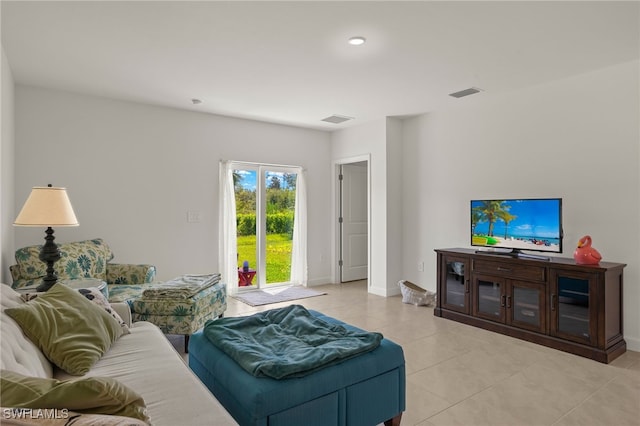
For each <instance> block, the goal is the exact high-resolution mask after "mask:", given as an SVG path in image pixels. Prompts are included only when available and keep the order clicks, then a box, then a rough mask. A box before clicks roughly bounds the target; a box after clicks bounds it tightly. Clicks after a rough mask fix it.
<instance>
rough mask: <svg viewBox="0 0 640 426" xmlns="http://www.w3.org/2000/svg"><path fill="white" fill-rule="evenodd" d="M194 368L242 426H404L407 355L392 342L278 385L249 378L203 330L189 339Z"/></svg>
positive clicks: (190, 364) (190, 360) (349, 327)
mask: <svg viewBox="0 0 640 426" xmlns="http://www.w3.org/2000/svg"><path fill="white" fill-rule="evenodd" d="M310 312H311V314H312V315H313V316H316V317H318V318H321V319H323V320H325V321H327V322H329V323H332V324H340V325H342V326H344V327H345V328H347V329H351V330H359V329H358V328H356V327H353V326H351V325H348V324H345V323H343V322H341V321H338V320H336V319H334V318H331V317H328V316H326V315H323V314H321V313H319V312H316V311H310ZM189 367H191V369H192V370H193V371H194V373H195V374H196V375H197V376H198V377H199V378H200V380H202V382H203V383H204V384H205V385H206V386H207V387H208V388H209V390H210V391H211V392H212V393H213V394H214V395H215V396H216V398H217V399H218V400H219V401H220V403H221V404H222V405H223V406H224V407H225V408H226V409H227V411H229V413H231V415H232V416H233V417H234V418H235V420H236V421H237V422H238V423H239V424H240V425H241V426H245V425H247V426H248V425H255V426H258V425H260V426H267V425H268V426H280V425H281V426H292V425H304V426H332V425H335V426H373V425H377V424H379V423H383V422H384V423H385V425H399V424H400V419H401V417H402V412H403V411H404V410H405V362H404V354H403V351H402V347H400V346H399V345H397V344H395V343H393V342H392V341H390V340H388V339H382V342H381V343H380V346H378V347H377V348H376V349H374V350H373V351H370V352H367V353H364V354H361V355H358V356H356V357H354V358H350V359H348V360H346V361H343V362H342V363H340V364H335V365H332V366H329V367H326V368H323V369H321V370H318V371H316V372H314V373H312V374H310V375H307V376H304V377H299V378H287V379H282V380H276V379H272V378H269V377H254V376H253V375H251V374H249V373H247V372H246V371H245V370H244V369H242V368H241V367H240V366H239V365H238V364H237V363H236V362H235V361H234V360H233V359H231V358H230V357H228V356H227V355H226V354H225V353H224V352H222V351H221V350H219V349H218V348H217V347H216V346H214V345H213V344H212V343H211V342H210V341H209V340H208V339H207V338H206V337H205V335H204V333H203V331H202V330H199V331H197V332H196V333H194V334H193V335H192V336H191V339H190V340H189Z"/></svg>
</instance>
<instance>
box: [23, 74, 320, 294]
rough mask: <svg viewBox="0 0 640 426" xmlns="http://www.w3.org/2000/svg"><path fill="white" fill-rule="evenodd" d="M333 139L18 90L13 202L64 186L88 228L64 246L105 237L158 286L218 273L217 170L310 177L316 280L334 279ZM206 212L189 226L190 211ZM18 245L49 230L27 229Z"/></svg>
mask: <svg viewBox="0 0 640 426" xmlns="http://www.w3.org/2000/svg"><path fill="white" fill-rule="evenodd" d="M330 152H331V144H330V135H329V133H327V132H320V131H315V130H306V129H300V128H295V127H288V126H281V125H274V124H267V123H262V122H256V121H249V120H241V119H233V118H228V117H221V116H215V115H210V114H203V113H194V112H187V111H182V110H175V109H168V108H161V107H154V106H149V105H141V104H135V103H127V102H120V101H114V100H109V99H105V98H98V97H90V96H83V95H76V94H70V93H65V92H58V91H51V90H45V89H39V88H34V87H26V86H20V85H18V86H17V87H16V203H17V204H18V205H20V206H21V205H22V203H24V201H25V199H26V197H27V195H28V194H29V192H30V189H31V187H32V186H37V185H46V184H48V183H52V184H54V185H58V186H65V187H67V189H68V193H69V197H70V199H71V202H72V204H73V206H74V209H75V212H76V215H77V217H78V220H79V222H80V226H79V227H77V228H59V229H56V230H55V235H56V241H57V242H64V241H75V240H80V239H85V238H95V237H102V238H104V239H105V241H106V242H107V243H108V244H109V245H110V246H111V248H112V250H113V251H114V253H115V255H116V258H115V259H114V261H116V262H123V263H130V262H133V263H152V264H154V265H156V266H157V267H158V278H159V279H160V280H167V279H170V278H173V277H175V276H178V275H181V274H185V273H206V272H213V271H217V270H218V265H217V264H218V238H217V237H218V161H219V160H220V159H229V160H239V161H255V162H266V163H278V164H290V165H299V166H302V167H305V168H306V169H307V176H308V195H309V205H308V208H309V217H308V222H309V230H308V238H309V251H308V256H309V257H308V259H309V281H310V283H312V284H314V283H315V284H317V283H325V282H328V281H329V280H330V267H329V261H328V259H329V254H330V241H331V240H330V233H329V229H330V220H329V217H330V215H329V213H330V210H329V206H330V204H331V200H330V197H331V178H330V173H329V168H328V167H327V165H328V164H329V163H330V158H331V155H330ZM190 210H193V211H198V212H200V216H201V222H200V223H188V222H187V212H188V211H190ZM15 235H16V246H17V247H22V246H24V245H30V244H40V243H42V241H43V238H44V230H32V229H26V228H19V229H16V231H15Z"/></svg>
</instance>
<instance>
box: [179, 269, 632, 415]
mask: <svg viewBox="0 0 640 426" xmlns="http://www.w3.org/2000/svg"><path fill="white" fill-rule="evenodd" d="M366 285H367V283H366V282H365V281H359V282H353V283H346V284H340V285H336V284H328V285H323V286H318V287H313V288H314V289H318V290H321V291H326V292H327V293H328V294H327V295H324V296H319V297H313V298H309V299H301V300H296V301H293V302H286V303H279V304H275V305H267V306H260V307H251V306H248V305H246V304H244V303H242V302H239V301H237V300H235V299H233V298H229V302H228V309H227V312H226V313H225V316H243V315H250V314H252V313H254V312H259V311H264V310H267V309H272V308H276V307H281V306H286V305H289V304H291V303H298V304H301V305H304V306H305V307H307V308H309V309H315V310H318V311H321V312H323V313H325V314H327V315H330V316H333V317H335V318H338V319H340V320H342V321H345V322H348V323H350V324H353V325H355V326H357V327H360V328H363V329H367V330H371V331H379V332H381V333H383V334H384V336H385V337H386V338H388V339H391V340H393V341H395V342H396V343H399V344H400V345H402V347H403V349H404V353H405V359H406V363H407V366H406V372H407V409H406V411H405V413H404V414H403V417H402V425H403V426H411V425H417V426H438V425H447V426H449V425H464V426H472V425H492V426H494V425H505V426H526V425H535V426H538V425H558V426H565V425H566V426H568V425H576V426H591V425H593V426H601V425H602V426H626V425H630V426H631V425H640V352H631V351H627V352H626V353H625V354H624V355H622V356H621V357H619V358H618V359H616V360H615V361H614V362H612V363H611V364H609V365H606V364H601V363H599V362H595V361H592V360H589V359H586V358H582V357H579V356H574V355H571V354H567V353H564V352H560V351H557V350H554V349H550V348H546V347H544V346H539V345H536V344H533V343H529V342H525V341H522V340H518V339H514V338H511V337H507V336H502V335H500V334H495V333H492V332H489V331H485V330H481V329H478V328H474V327H470V326H467V325H464V324H459V323H457V322H454V321H450V320H446V319H442V318H438V317H435V316H434V315H433V308H431V307H425V306H419V307H417V306H413V305H408V304H404V303H402V298H401V297H400V296H397V297H388V298H384V297H380V296H375V295H372V294H368V293H367V291H366ZM170 340H171V341H172V342H173V343H174V346H176V348H177V349H178V350H180V351H182V350H183V340H182V338H181V336H180V338H178V336H170ZM185 358H186V356H185Z"/></svg>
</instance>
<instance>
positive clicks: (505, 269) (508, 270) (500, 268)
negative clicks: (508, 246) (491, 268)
mask: <svg viewBox="0 0 640 426" xmlns="http://www.w3.org/2000/svg"><path fill="white" fill-rule="evenodd" d="M498 271H500V272H511V269H509V268H503V267H502V266H498Z"/></svg>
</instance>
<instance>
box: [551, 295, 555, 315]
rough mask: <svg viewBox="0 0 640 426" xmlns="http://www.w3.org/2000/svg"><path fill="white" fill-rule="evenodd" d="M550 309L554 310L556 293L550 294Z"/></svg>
mask: <svg viewBox="0 0 640 426" xmlns="http://www.w3.org/2000/svg"><path fill="white" fill-rule="evenodd" d="M551 310H552V311H555V310H556V295H555V294H552V295H551Z"/></svg>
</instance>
